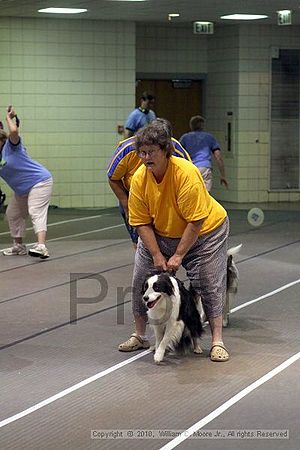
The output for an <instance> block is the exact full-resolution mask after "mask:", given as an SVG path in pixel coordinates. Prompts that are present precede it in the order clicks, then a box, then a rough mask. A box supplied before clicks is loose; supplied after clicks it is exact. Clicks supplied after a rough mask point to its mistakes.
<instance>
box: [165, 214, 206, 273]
mask: <svg viewBox="0 0 300 450" xmlns="http://www.w3.org/2000/svg"><path fill="white" fill-rule="evenodd" d="M202 222H203V220H197V221H195V222H190V223H188V224H187V226H186V228H185V230H184V232H183V235H182V236H181V239H180V241H179V244H178V246H177V249H176V251H175V253H174V255H173V256H171V258H170V259H169V261H168V263H167V266H168V270H174V271H176V270H178V269H179V267H180V266H181V263H182V260H183V258H184V256H185V255H186V254H187V252H188V251H189V250H190V248H191V247H192V246H193V245H194V244H195V242H196V240H197V239H198V237H199V233H200V229H201V226H202Z"/></svg>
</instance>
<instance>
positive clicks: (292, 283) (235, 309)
mask: <svg viewBox="0 0 300 450" xmlns="http://www.w3.org/2000/svg"><path fill="white" fill-rule="evenodd" d="M297 283H300V278H299V279H298V280H295V281H292V282H291V283H288V284H285V285H284V286H281V287H280V288H278V289H275V291H272V292H269V293H268V294H265V295H262V296H261V297H257V298H255V299H254V300H250V301H249V302H246V303H243V304H242V305H239V306H236V307H235V308H233V309H231V310H230V312H231V313H234V312H236V311H238V310H239V309H243V308H246V306H249V305H252V304H253V303H256V302H259V301H260V300H263V299H264V298H267V297H271V296H272V295H275V294H277V293H278V292H281V291H284V290H285V289H288V288H289V287H291V286H294V285H295V284H297Z"/></svg>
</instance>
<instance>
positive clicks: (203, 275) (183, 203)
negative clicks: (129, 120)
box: [119, 121, 229, 361]
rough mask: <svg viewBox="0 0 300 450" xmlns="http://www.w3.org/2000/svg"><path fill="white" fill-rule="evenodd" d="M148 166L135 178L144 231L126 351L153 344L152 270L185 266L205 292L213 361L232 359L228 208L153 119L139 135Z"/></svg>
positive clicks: (136, 219) (134, 209) (134, 211)
mask: <svg viewBox="0 0 300 450" xmlns="http://www.w3.org/2000/svg"><path fill="white" fill-rule="evenodd" d="M135 145H136V152H137V153H138V155H139V157H140V158H141V160H142V162H143V165H142V166H141V167H140V168H139V169H138V170H137V171H136V173H135V174H134V175H133V177H132V181H131V187H130V193H129V202H128V206H129V223H130V225H132V226H133V227H136V229H137V231H138V234H139V237H140V239H139V241H138V246H137V252H136V255H135V266H134V273H133V297H132V306H133V314H134V319H135V326H136V332H135V333H133V335H132V336H131V337H130V338H129V339H128V340H127V341H126V342H124V343H122V344H120V346H119V350H120V351H133V350H138V349H142V348H148V347H149V341H148V339H147V336H146V335H145V331H146V309H145V306H144V304H143V301H142V296H141V294H140V293H141V291H142V285H143V282H144V280H145V278H146V276H147V275H149V273H151V272H152V271H157V270H161V271H176V270H178V269H179V267H180V266H181V265H182V266H183V267H184V268H185V269H186V272H187V276H188V278H189V280H190V282H191V284H192V286H193V288H194V289H195V290H196V292H197V293H198V294H199V295H200V296H201V299H202V303H203V307H204V310H205V313H206V316H207V318H208V320H209V324H210V328H211V332H212V348H211V352H210V358H211V360H212V361H227V360H228V358H229V353H228V350H227V349H226V347H225V346H224V343H223V339H222V313H223V304H224V299H225V295H226V268H227V238H228V233H229V221H228V218H227V213H226V211H225V209H224V208H223V207H222V206H221V205H220V204H219V203H218V202H217V201H216V200H215V199H214V198H213V197H211V196H210V194H209V193H208V191H207V190H206V188H205V185H204V182H203V179H202V177H201V175H200V172H199V170H198V169H197V167H196V166H194V165H193V164H192V163H191V162H189V161H186V160H184V159H182V158H176V157H174V156H172V151H171V149H172V146H171V141H170V137H169V135H168V134H167V133H166V130H165V128H164V127H162V125H161V124H160V123H159V122H158V121H153V122H152V123H151V124H150V125H148V126H147V127H146V128H144V129H142V130H140V131H139V132H138V133H137V135H136V143H135Z"/></svg>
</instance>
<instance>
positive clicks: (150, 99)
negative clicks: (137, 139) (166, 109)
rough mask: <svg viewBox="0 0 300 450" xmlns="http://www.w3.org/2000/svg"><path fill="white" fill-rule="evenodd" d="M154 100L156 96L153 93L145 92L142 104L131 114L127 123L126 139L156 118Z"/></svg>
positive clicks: (141, 100)
mask: <svg viewBox="0 0 300 450" xmlns="http://www.w3.org/2000/svg"><path fill="white" fill-rule="evenodd" d="M154 102H155V97H154V96H153V95H151V94H149V93H148V92H143V94H142V97H141V99H140V106H139V107H138V108H135V109H134V110H133V111H132V112H131V113H130V114H129V116H128V118H127V121H126V123H125V134H124V137H125V139H126V138H129V137H131V136H133V135H134V134H136V132H137V131H138V130H139V129H140V128H142V127H143V126H145V125H148V124H149V123H150V122H152V120H154V119H156V115H155V112H154V111H152V109H151V108H153V106H154Z"/></svg>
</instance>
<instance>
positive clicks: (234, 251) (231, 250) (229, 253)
mask: <svg viewBox="0 0 300 450" xmlns="http://www.w3.org/2000/svg"><path fill="white" fill-rule="evenodd" d="M242 246H243V244H239V245H237V246H236V247H231V248H229V249H228V250H227V256H233V255H236V254H237V253H238V252H239V251H240V250H241V248H242Z"/></svg>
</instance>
